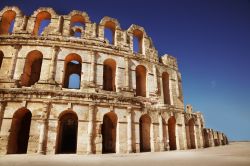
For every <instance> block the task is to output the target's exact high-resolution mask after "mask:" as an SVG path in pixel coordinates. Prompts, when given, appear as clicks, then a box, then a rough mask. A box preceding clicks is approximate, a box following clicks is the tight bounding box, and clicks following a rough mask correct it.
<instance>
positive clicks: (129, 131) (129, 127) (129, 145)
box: [127, 107, 133, 153]
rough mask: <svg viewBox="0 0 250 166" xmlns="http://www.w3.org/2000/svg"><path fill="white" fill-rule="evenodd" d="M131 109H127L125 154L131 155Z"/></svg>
mask: <svg viewBox="0 0 250 166" xmlns="http://www.w3.org/2000/svg"><path fill="white" fill-rule="evenodd" d="M132 123H133V122H132V108H131V107H128V108H127V137H128V138H127V139H128V146H127V152H128V153H132V152H133V148H132Z"/></svg>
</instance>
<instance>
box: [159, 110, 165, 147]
mask: <svg viewBox="0 0 250 166" xmlns="http://www.w3.org/2000/svg"><path fill="white" fill-rule="evenodd" d="M158 121H159V141H160V142H159V144H160V151H164V150H165V149H164V136H163V123H162V116H161V114H159V115H158Z"/></svg>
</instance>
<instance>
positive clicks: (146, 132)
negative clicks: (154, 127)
mask: <svg viewBox="0 0 250 166" xmlns="http://www.w3.org/2000/svg"><path fill="white" fill-rule="evenodd" d="M150 125H151V118H150V117H149V115H147V114H145V115H142V116H141V118H140V151H141V152H150V151H151V147H150Z"/></svg>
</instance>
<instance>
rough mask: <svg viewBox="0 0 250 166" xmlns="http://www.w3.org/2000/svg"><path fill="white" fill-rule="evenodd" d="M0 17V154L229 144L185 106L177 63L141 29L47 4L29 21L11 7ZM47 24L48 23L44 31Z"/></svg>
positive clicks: (130, 149)
mask: <svg viewBox="0 0 250 166" xmlns="http://www.w3.org/2000/svg"><path fill="white" fill-rule="evenodd" d="M0 20H1V22H0V96H1V97H0V104H1V105H0V154H22V153H28V154H34V153H40V154H60V153H77V154H91V153H94V154H99V153H133V152H134V153H137V152H147V151H151V152H156V151H168V150H182V149H195V148H202V147H210V146H218V145H225V144H227V143H228V141H227V137H226V136H225V135H224V134H223V133H221V132H218V131H214V130H212V129H207V128H205V122H204V118H203V116H202V114H201V113H200V112H193V111H192V106H191V105H187V106H186V109H184V104H183V94H182V82H181V74H180V72H179V71H178V66H177V61H176V59H175V58H174V57H172V56H170V55H163V56H161V57H159V56H158V52H157V50H156V49H155V47H154V45H153V43H152V40H151V38H150V37H149V36H148V35H147V34H146V32H145V30H144V28H143V27H140V26H137V25H131V26H130V27H129V28H128V29H127V30H122V29H121V27H120V24H119V22H118V21H117V20H116V19H114V18H110V17H104V18H103V19H102V20H101V21H100V23H99V24H97V23H93V22H91V20H90V18H89V16H88V14H87V13H85V12H81V11H72V12H70V13H69V14H68V15H58V14H57V13H56V12H55V11H54V10H53V9H51V8H39V9H38V10H36V11H35V12H34V13H33V15H31V16H29V17H28V16H25V15H23V14H22V12H21V11H20V10H19V9H18V8H17V7H5V8H4V9H2V10H1V11H0ZM44 21H49V24H47V26H44V27H43V28H42V23H43V22H44ZM106 30H109V31H110V32H111V34H112V38H109V39H108V38H107V37H106V35H107V34H105V33H106V32H107V31H106ZM136 41H137V42H136ZM135 44H136V45H137V46H135ZM73 83H74V84H75V86H74V87H72V84H73Z"/></svg>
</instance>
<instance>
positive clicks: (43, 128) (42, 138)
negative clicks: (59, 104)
mask: <svg viewBox="0 0 250 166" xmlns="http://www.w3.org/2000/svg"><path fill="white" fill-rule="evenodd" d="M50 108H51V104H50V103H45V107H44V109H43V112H42V116H41V125H40V134H39V144H38V151H37V153H39V154H46V142H47V139H46V137H47V124H48V116H49V112H50Z"/></svg>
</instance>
